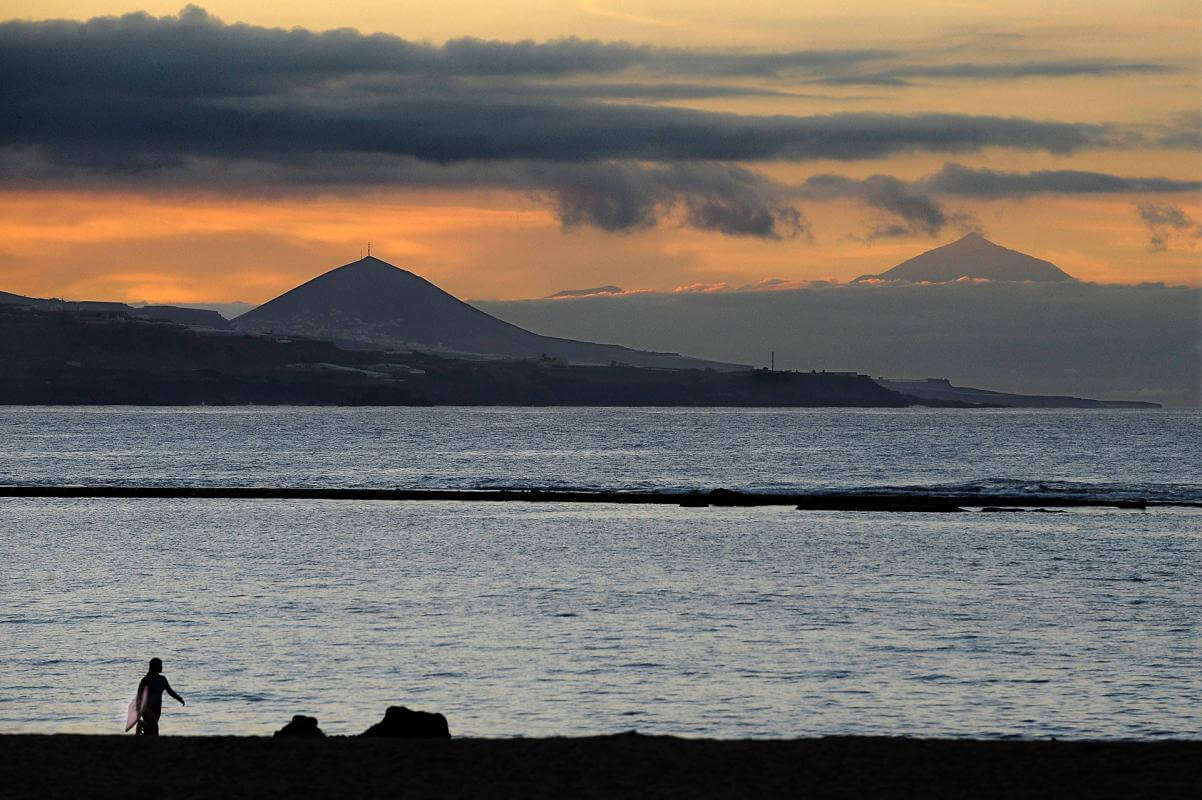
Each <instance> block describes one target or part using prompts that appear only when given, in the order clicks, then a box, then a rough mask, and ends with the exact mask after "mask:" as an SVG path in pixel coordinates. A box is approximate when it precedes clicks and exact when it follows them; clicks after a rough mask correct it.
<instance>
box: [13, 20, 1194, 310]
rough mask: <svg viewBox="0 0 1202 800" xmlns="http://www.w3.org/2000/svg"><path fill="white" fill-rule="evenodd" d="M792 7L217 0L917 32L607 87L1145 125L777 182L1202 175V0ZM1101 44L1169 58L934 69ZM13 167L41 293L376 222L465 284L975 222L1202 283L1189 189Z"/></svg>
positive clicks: (385, 24) (252, 278) (177, 278)
mask: <svg viewBox="0 0 1202 800" xmlns="http://www.w3.org/2000/svg"><path fill="white" fill-rule="evenodd" d="M778 5H779V4H777V3H771V2H760V1H759V0H756V1H754V2H746V3H741V4H738V5H737V8H736V7H735V6H734V5H733V4H728V3H716V2H715V3H710V2H702V3H698V2H695V1H694V2H689V3H684V2H665V1H664V0H647V2H625V3H624V2H606V1H604V0H596V1H594V0H589V1H587V2H579V3H554V2H540V1H539V0H520V2H516V3H512V4H509V5H507V6H506V9H505V10H504V12H503V13H502V12H501V11H500V10H498V6H497V5H496V4H493V3H482V2H468V0H451V1H450V2H444V3H440V4H437V5H436V6H430V5H427V6H421V7H405V8H401V7H394V6H390V5H388V4H379V3H375V2H367V1H366V0H362V1H357V0H352V1H351V2H345V3H340V4H337V6H330V5H329V4H317V3H300V2H296V3H275V4H271V5H270V6H264V7H256V8H249V7H241V6H238V5H235V4H233V3H228V2H223V3H208V4H206V9H207V10H208V11H209V12H210V13H211V14H214V15H216V16H218V17H221V18H222V19H223V20H224V21H225V22H226V23H232V22H235V21H246V22H248V23H252V24H255V25H268V26H280V27H291V26H302V27H308V28H311V29H314V30H323V29H327V28H334V27H354V28H359V29H361V30H363V31H364V32H372V31H383V32H387V33H391V34H395V35H397V36H401V37H403V38H405V39H407V40H413V41H421V40H428V41H430V42H433V43H434V44H440V43H441V42H443V41H445V40H447V39H449V38H454V37H457V36H464V35H470V36H476V37H482V38H494V39H498V40H504V41H508V42H512V41H516V40H519V39H523V38H531V39H534V40H536V41H543V40H547V39H554V38H556V37H559V36H564V35H578V36H582V37H585V38H589V37H596V38H599V39H602V40H604V41H607V42H615V41H627V42H634V43H646V44H651V45H657V46H663V47H673V48H683V49H686V50H687V49H689V48H701V49H719V50H721V51H723V52H751V53H754V52H761V51H779V50H793V49H840V48H865V49H867V48H880V49H890V50H895V51H898V52H902V53H904V54H905V55H903V56H901V57H899V58H898V59H897V60H898V61H899V62H906V63H910V62H915V61H921V62H922V65H923V66H924V68H928V71H927V73H926V74H917V75H914V76H911V77H909V78H907V79H906V80H905V81H904V84H903V85H864V84H860V85H850V84H847V85H843V84H838V83H834V82H832V83H817V82H815V81H814V80H813V79H812V78H813V76H800V77H799V76H797V75H786V76H783V77H782V76H780V75H776V76H764V75H747V74H744V75H738V76H731V77H723V78H721V79H720V80H721V82H722V83H724V84H729V85H731V86H742V87H753V88H763V89H768V90H772V91H774V92H784V93H788V96H762V95H757V96H742V97H708V98H692V99H676V100H642V101H622V100H613V101H609V102H614V103H624V102H638V103H640V104H642V105H645V106H654V107H657V108H670V107H677V108H692V109H698V110H702V111H722V112H731V113H736V114H749V115H761V116H762V115H789V116H796V117H810V116H813V115H831V114H836V115H837V114H841V113H848V112H854V113H881V114H893V115H913V114H928V113H939V114H957V115H987V116H990V117H1003V118H1005V117H1022V118H1025V119H1029V120H1037V121H1055V122H1065V123H1071V124H1105V125H1107V126H1111V127H1112V128H1113V129H1114V130H1115V131H1116V132H1117V133H1116V134H1115V136H1118V135H1119V134H1120V133H1121V134H1122V135H1123V136H1127V137H1128V138H1129V139H1130V144H1122V143H1119V144H1111V145H1108V146H1106V147H1104V148H1100V147H1083V148H1078V149H1075V150H1073V151H1072V152H1060V153H1057V152H1049V151H1047V150H1040V149H1036V150H1029V149H1013V148H1009V147H1006V146H996V147H987V148H976V149H973V148H969V149H967V150H964V151H961V152H953V153H946V152H928V151H924V150H923V149H922V148H921V147H919V148H916V149H912V150H901V151H897V152H893V153H889V154H885V155H881V156H878V157H869V158H860V159H852V160H838V161H835V160H830V159H814V158H810V159H806V158H799V159H783V160H771V159H770V160H767V161H759V162H755V163H744V164H743V166H745V167H747V168H749V169H752V170H754V171H755V172H757V173H759V174H762V175H764V176H767V177H769V178H771V179H772V180H774V181H777V182H779V184H780V185H787V186H794V185H800V184H803V183H804V182H805V181H806V179H807V178H809V177H811V176H813V175H817V174H823V173H830V174H836V175H840V176H844V177H847V178H850V179H855V180H862V179H864V178H866V177H868V176H870V175H887V176H892V177H894V178H897V179H899V180H902V181H908V182H919V181H921V180H922V179H923V178H924V177H925V176H929V175H932V174H934V173H936V172H938V171H939V169H940V168H941V167H942V165H943V164H945V163H948V162H953V163H956V164H960V165H963V166H965V167H967V168H970V169H976V170H993V171H997V172H1004V173H1030V172H1034V171H1038V170H1045V171H1081V172H1090V173H1105V174H1107V175H1110V176H1118V177H1125V178H1133V177H1138V178H1163V179H1171V180H1174V181H1179V182H1186V183H1188V182H1198V181H1200V180H1202V159H1200V157H1199V151H1198V148H1197V146H1196V144H1194V145H1193V146H1191V142H1190V141H1189V139H1188V136H1187V137H1186V141H1185V142H1184V143H1182V142H1181V141H1180V139H1179V140H1178V141H1177V142H1176V143H1175V144H1173V145H1171V146H1166V145H1163V144H1155V143H1153V140H1155V139H1156V137H1157V136H1160V135H1161V134H1160V133H1158V131H1161V130H1168V129H1170V128H1172V127H1173V126H1174V125H1176V126H1179V127H1180V126H1181V125H1182V124H1184V125H1185V126H1186V128H1185V129H1186V130H1187V131H1188V130H1189V127H1188V126H1189V124H1190V121H1191V120H1195V119H1197V117H1198V114H1199V99H1198V98H1199V96H1200V95H1199V58H1198V57H1199V53H1198V46H1197V43H1198V41H1199V39H1200V36H1202V31H1200V24H1199V15H1198V8H1197V5H1196V3H1193V2H1153V3H1146V4H1140V5H1139V6H1138V8H1137V7H1136V6H1135V5H1133V4H1130V3H1119V2H1103V3H1096V2H1095V3H1088V4H1086V3H1052V4H1047V3H1034V2H1018V3H1011V4H1007V6H1006V7H1005V9H1000V8H992V9H985V8H982V7H980V4H964V3H953V2H922V3H914V4H907V5H906V7H905V9H900V8H899V7H898V6H897V5H896V4H885V3H868V2H850V3H826V4H823V3H817V4H805V7H804V8H803V9H793V10H786V11H781V10H780V9H779V8H778ZM798 5H799V6H800V5H801V4H798ZM134 8H135V7H124V6H112V5H111V4H104V3H99V2H96V3H92V2H69V1H68V0H61V1H60V0H50V1H49V2H48V1H47V0H39V1H38V2H36V3H32V2H25V1H24V0H17V1H15V2H14V0H10V1H9V2H8V3H6V4H5V9H6V12H7V13H6V16H7V17H9V18H13V19H26V20H43V19H47V18H52V17H63V18H70V19H86V18H88V17H91V16H93V15H103V14H120V13H125V12H128V11H131V10H134ZM136 8H138V9H145V10H147V11H149V12H151V13H152V14H154V15H171V14H175V13H176V12H178V11H179V6H178V3H142V4H140V5H138V6H137V7H136ZM903 11H904V13H903ZM915 54H919V55H920V56H921V58H919V55H915ZM1099 60H1100V61H1106V62H1107V63H1114V64H1120V63H1122V64H1127V63H1135V64H1154V65H1156V69H1155V70H1151V71H1140V70H1139V69H1137V70H1135V71H1134V72H1131V73H1124V72H1123V71H1122V70H1121V69H1119V70H1116V72H1115V73H1114V74H1070V75H1062V76H1056V75H1051V76H1049V75H1039V76H1017V77H1016V76H1010V77H1002V78H999V77H996V76H992V77H983V78H971V77H969V78H966V77H962V76H961V77H954V78H953V77H947V76H946V74H945V75H942V76H941V75H940V74H938V70H939V69H950V68H954V67H955V66H956V65H962V64H965V63H969V62H972V63H974V64H981V63H984V64H998V63H1007V64H1009V63H1016V64H1017V63H1024V64H1028V63H1046V62H1053V61H1054V62H1058V63H1067V62H1076V63H1081V62H1091V63H1092V62H1093V61H1099ZM930 68H934V70H933V71H932V69H930ZM1091 68H1092V67H1091ZM1141 69H1142V68H1141ZM1086 72H1088V69H1087V70H1086ZM598 80H603V81H609V82H624V83H640V82H642V83H656V82H659V83H662V82H664V81H669V82H676V83H693V84H705V83H707V82H713V81H717V80H719V78H715V77H714V76H713V75H699V76H690V75H688V74H682V73H677V74H673V75H671V76H668V77H667V78H665V77H662V76H655V75H649V74H647V72H646V71H645V70H639V69H635V70H634V71H627V72H624V73H621V74H605V75H602V76H600V77H593V76H587V75H585V76H578V77H575V78H567V79H564V80H560V81H558V83H559V84H564V85H567V84H571V83H573V82H585V83H587V82H595V81H598ZM1183 120H1184V123H1183ZM1195 124H1196V123H1195ZM1195 130H1196V128H1195ZM23 135H24V136H26V137H29V138H28V139H22V138H20V137H19V136H18V137H16V144H17V145H18V146H25V145H34V146H36V145H37V144H38V141H37V132H36V131H35V132H34V133H33V134H29V133H24V134H23ZM8 143H9V144H12V143H13V139H12V138H10V140H9V142H8ZM732 161H737V159H732ZM639 163H643V162H639ZM0 174H6V179H5V181H4V183H2V184H0V290H4V291H10V292H17V293H22V294H29V295H35V296H62V297H66V298H71V299H82V298H88V299H106V300H121V301H129V302H139V301H149V302H193V303H198V302H209V301H213V302H228V301H235V300H241V301H246V302H251V303H258V302H262V301H264V300H267V299H269V298H270V297H272V296H274V295H275V294H277V293H279V292H281V291H283V290H285V289H287V288H290V287H291V286H293V285H295V284H296V283H298V282H300V281H302V280H306V279H308V278H310V277H312V276H314V275H316V274H318V273H320V272H322V271H324V270H326V269H328V268H331V267H333V266H337V265H339V264H342V263H346V262H348V261H351V260H353V259H355V258H357V257H358V255H359V253H360V251H361V249H362V248H363V247H364V245H365V243H366V242H367V241H368V240H371V241H372V242H373V243H374V244H373V252H374V253H375V254H376V255H379V256H380V257H381V258H384V259H386V260H388V261H390V262H392V263H394V264H397V265H398V266H403V267H406V268H409V269H413V270H414V271H416V272H418V273H419V274H421V275H423V276H425V277H427V278H429V279H431V280H432V281H434V282H435V283H437V284H439V285H440V286H443V287H444V288H446V289H447V290H448V291H450V292H452V293H453V294H456V295H457V296H460V297H465V298H523V297H538V296H544V295H547V294H550V293H552V292H555V291H558V290H561V289H568V288H580V287H587V286H596V285H601V284H618V285H620V286H623V287H625V288H628V289H654V290H670V289H672V288H674V287H676V286H680V285H685V284H690V283H695V282H727V283H731V284H734V285H742V284H747V283H753V282H755V281H758V280H760V279H763V278H768V277H774V278H784V279H789V280H818V279H836V280H848V279H851V278H854V277H856V276H857V275H860V274H863V273H866V272H878V271H881V270H883V269H885V268H887V267H889V266H892V265H893V264H895V263H897V262H898V261H901V260H903V259H905V258H908V257H910V256H912V255H915V254H917V253H918V252H921V251H922V250H925V249H929V248H931V247H934V246H936V245H939V244H942V243H945V242H947V241H951V240H952V239H955V238H958V237H959V236H960V235H962V234H963V233H964V232H965V230H967V229H968V228H970V227H972V228H976V229H979V230H982V231H983V232H984V233H985V235H986V236H988V237H989V238H990V239H992V240H993V241H996V242H998V243H999V244H1002V245H1005V246H1008V247H1012V248H1015V249H1018V250H1021V251H1024V252H1027V253H1030V254H1032V255H1036V256H1039V257H1042V258H1047V259H1049V260H1052V261H1053V262H1055V263H1056V264H1058V265H1059V266H1060V267H1062V268H1063V269H1064V270H1066V271H1067V272H1069V273H1070V274H1072V275H1074V276H1076V277H1078V278H1081V279H1085V280H1092V281H1102V282H1122V283H1136V282H1141V281H1162V282H1165V283H1170V284H1189V285H1195V286H1196V285H1202V269H1200V265H1202V250H1200V248H1199V243H1200V242H1202V239H1200V238H1199V232H1200V231H1202V227H1197V226H1198V224H1199V222H1200V221H1202V200H1200V198H1199V193H1198V191H1197V190H1196V189H1194V188H1189V189H1186V190H1182V191H1170V192H1130V193H1122V192H1117V191H1116V192H1106V193H1093V194H1074V193H1071V192H1058V193H1038V192H1036V193H1028V194H1024V195H1022V196H1011V197H996V198H983V197H971V196H947V195H936V197H937V200H938V202H939V203H940V204H941V205H942V208H943V210H944V211H946V212H947V214H948V216H949V218H953V217H954V219H955V220H957V221H955V222H948V223H947V224H945V225H943V226H942V227H941V228H940V229H939V230H938V231H935V232H933V231H920V230H914V231H911V232H909V233H906V234H903V235H900V236H897V237H893V238H882V239H875V240H872V241H864V238H865V234H866V233H867V232H868V231H869V230H872V229H875V228H881V227H883V226H884V224H885V223H890V222H894V221H895V219H894V218H893V217H891V216H890V212H885V211H882V210H881V209H880V208H876V207H873V206H872V205H870V204H867V203H866V202H865V201H863V200H862V199H859V198H857V197H852V196H843V197H833V198H815V197H808V196H806V197H798V198H796V199H795V200H792V201H790V202H791V203H792V205H794V206H795V207H796V208H797V209H799V210H800V212H801V213H802V214H803V215H804V219H805V220H806V221H807V222H808V226H809V235H808V236H804V235H803V236H797V237H795V238H782V239H766V238H757V237H755V236H745V235H728V234H726V233H721V232H717V231H715V230H703V229H698V228H697V227H696V226H690V225H689V224H686V219H685V218H684V216H683V212H682V208H683V206H679V205H678V206H676V207H675V210H674V211H672V212H667V213H664V214H662V215H661V218H660V219H659V223H658V224H657V225H654V226H651V227H636V228H632V229H630V230H628V231H626V232H618V233H610V232H606V231H604V230H601V229H600V228H598V227H596V226H589V225H584V226H577V227H570V228H565V227H564V226H563V225H561V223H560V221H559V219H557V217H556V214H555V213H554V207H553V206H554V204H553V203H549V202H548V201H547V200H546V198H545V197H544V196H543V195H542V193H541V192H540V191H528V190H523V189H521V188H507V187H505V186H499V185H498V186H491V187H490V186H488V185H484V186H481V187H478V188H476V187H472V186H471V185H457V186H445V187H425V188H423V187H421V186H420V185H418V186H413V185H404V183H403V182H402V184H401V185H388V184H387V182H385V183H384V185H380V186H375V187H369V188H362V187H353V186H341V187H339V186H332V185H331V186H326V188H324V189H322V190H321V191H320V192H318V191H316V190H305V189H303V188H296V187H283V188H281V187H279V186H272V185H265V186H261V187H260V186H253V185H252V186H245V185H240V186H238V187H237V188H231V189H222V188H221V187H220V186H216V187H214V186H203V185H191V184H189V183H188V182H187V181H184V182H183V183H181V184H180V185H173V184H172V183H171V181H170V180H167V181H165V182H162V183H157V184H154V185H153V186H150V185H147V184H138V183H130V184H125V183H123V178H122V177H121V175H120V173H119V172H114V173H112V174H111V175H108V176H106V177H105V178H104V179H103V180H94V179H92V178H89V179H88V180H82V181H74V180H73V178H72V177H71V176H70V175H68V176H66V178H64V177H63V176H61V175H60V176H58V177H56V178H55V179H53V180H42V179H40V178H38V177H36V176H35V177H29V176H22V177H20V178H19V179H9V178H8V177H7V173H0ZM72 186H76V187H77V188H71V187H72ZM1148 204H1153V205H1155V207H1156V208H1160V209H1164V210H1166V213H1168V211H1167V210H1169V209H1172V210H1173V213H1180V214H1181V215H1182V216H1181V217H1180V218H1179V219H1183V220H1185V221H1186V222H1183V223H1182V224H1181V225H1180V226H1177V227H1174V226H1171V225H1170V226H1169V227H1164V226H1162V227H1161V228H1160V229H1159V230H1158V231H1155V230H1151V229H1150V228H1149V227H1148V225H1147V223H1146V221H1145V220H1143V219H1141V216H1140V213H1139V209H1140V208H1141V206H1142V207H1146V206H1147V205H1148ZM1175 218H1176V217H1175ZM1153 235H1158V236H1159V241H1160V244H1159V245H1158V246H1157V247H1155V248H1153V247H1150V243H1151V241H1152V237H1153Z"/></svg>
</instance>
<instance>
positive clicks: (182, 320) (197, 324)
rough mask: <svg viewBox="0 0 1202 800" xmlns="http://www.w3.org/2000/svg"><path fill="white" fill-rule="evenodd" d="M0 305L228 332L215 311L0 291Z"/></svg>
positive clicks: (224, 320)
mask: <svg viewBox="0 0 1202 800" xmlns="http://www.w3.org/2000/svg"><path fill="white" fill-rule="evenodd" d="M0 304H5V305H14V306H26V307H28V308H36V309H39V310H41V311H95V312H100V313H114V314H124V315H126V316H128V317H132V318H134V319H151V320H164V321H166V322H174V323H176V324H178V325H187V326H189V327H192V328H210V329H213V330H219V331H228V330H231V327H230V323H229V320H227V319H226V318H225V317H223V316H221V315H220V314H218V313H217V312H216V311H211V310H208V309H200V308H183V307H181V306H131V305H126V304H125V303H108V302H103V301H96V300H79V301H76V300H59V299H46V298H40V297H25V296H24V295H19V294H12V293H11V292H0Z"/></svg>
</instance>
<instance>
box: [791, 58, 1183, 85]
mask: <svg viewBox="0 0 1202 800" xmlns="http://www.w3.org/2000/svg"><path fill="white" fill-rule="evenodd" d="M1172 71H1174V70H1173V68H1172V67H1169V66H1167V65H1165V64H1156V63H1151V62H1142V61H1133V62H1123V61H1109V60H1106V59H1079V60H1064V61H1026V62H1018V63H999V64H975V63H961V64H934V65H925V66H920V65H900V66H896V67H890V68H887V69H883V70H877V71H872V72H863V73H856V72H851V73H847V74H843V75H829V76H825V77H821V78H817V79H815V81H814V82H816V83H823V84H827V85H830V86H855V85H863V86H908V85H911V84H912V83H914V79H915V78H917V79H920V80H931V79H935V80H938V79H951V80H1014V79H1016V78H1066V77H1074V76H1086V77H1089V76H1094V77H1097V76H1105V75H1148V74H1157V73H1163V72H1172Z"/></svg>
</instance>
